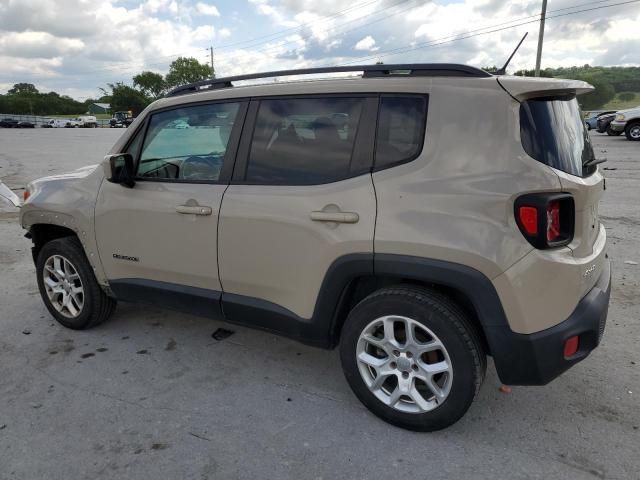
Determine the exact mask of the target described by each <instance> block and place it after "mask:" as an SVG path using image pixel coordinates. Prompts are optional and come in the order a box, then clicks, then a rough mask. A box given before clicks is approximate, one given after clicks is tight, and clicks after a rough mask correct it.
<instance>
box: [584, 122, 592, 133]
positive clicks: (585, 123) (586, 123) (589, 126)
mask: <svg viewBox="0 0 640 480" xmlns="http://www.w3.org/2000/svg"><path fill="white" fill-rule="evenodd" d="M584 126H585V127H586V128H587V131H589V130H591V125H589V122H584Z"/></svg>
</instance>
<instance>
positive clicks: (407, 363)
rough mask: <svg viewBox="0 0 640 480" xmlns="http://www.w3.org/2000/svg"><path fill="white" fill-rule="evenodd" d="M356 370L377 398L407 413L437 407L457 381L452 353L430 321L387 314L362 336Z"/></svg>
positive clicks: (357, 354) (420, 411)
mask: <svg viewBox="0 0 640 480" xmlns="http://www.w3.org/2000/svg"><path fill="white" fill-rule="evenodd" d="M356 359H357V364H358V370H359V372H360V375H361V376H362V379H363V380H364V383H365V384H366V386H367V387H368V388H369V390H370V391H371V393H373V394H374V395H375V396H376V397H377V398H378V400H380V401H381V402H383V403H384V404H385V405H387V406H389V407H391V408H393V409H395V410H398V411H401V412H405V413H425V412H429V411H431V410H434V409H435V408H437V407H438V406H440V405H442V403H443V402H444V401H445V400H446V399H447V396H448V395H449V392H450V391H451V384H452V381H453V367H452V364H451V359H450V358H449V353H448V352H447V349H446V348H445V346H444V344H443V343H442V341H440V339H439V338H438V337H437V336H436V335H435V334H434V333H433V332H432V331H431V330H430V329H429V328H427V327H426V326H424V325H423V324H422V323H419V322H417V321H415V320H413V319H411V318H407V317H403V316H398V315H388V316H384V317H380V318H377V319H375V320H374V321H372V322H371V323H369V325H367V327H366V328H365V329H364V330H363V331H362V333H361V334H360V337H359V338H358V343H357V347H356Z"/></svg>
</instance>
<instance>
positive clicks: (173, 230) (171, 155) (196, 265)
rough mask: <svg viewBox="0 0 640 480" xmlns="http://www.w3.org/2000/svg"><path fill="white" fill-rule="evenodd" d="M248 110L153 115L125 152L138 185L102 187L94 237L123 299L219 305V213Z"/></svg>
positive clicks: (219, 107) (215, 108)
mask: <svg viewBox="0 0 640 480" xmlns="http://www.w3.org/2000/svg"><path fill="white" fill-rule="evenodd" d="M246 107H247V102H240V101H236V102H227V103H225V102H218V103H210V104H198V105H191V106H189V105H186V106H184V105H183V106H181V107H178V108H173V109H169V110H165V111H160V112H157V113H153V114H151V116H150V118H149V119H148V120H147V122H146V123H145V125H143V126H142V128H140V130H139V131H138V132H137V133H136V135H135V136H134V138H133V139H132V141H131V142H130V144H129V146H128V147H127V151H129V152H130V153H132V154H133V155H134V157H135V158H136V159H137V175H136V177H137V178H136V184H135V186H134V188H125V187H123V186H121V185H117V184H113V183H110V182H108V181H104V182H103V183H102V186H101V189H100V192H99V194H98V201H97V205H96V215H95V222H96V238H97V243H98V249H99V253H100V258H101V261H102V264H103V266H104V270H105V272H106V275H107V278H108V279H109V281H110V284H111V287H112V289H114V291H115V292H116V294H117V296H118V297H121V298H125V299H126V298H128V297H129V296H131V295H133V294H136V292H137V294H138V295H145V294H148V293H149V292H152V291H153V292H155V294H154V295H155V296H154V299H158V301H160V302H163V301H164V300H167V299H169V297H168V296H166V297H165V296H163V295H162V292H163V291H166V292H167V293H175V294H176V295H178V296H180V298H181V301H182V302H183V303H184V302H186V305H181V306H180V307H181V308H183V307H189V302H188V298H189V296H193V297H200V298H205V297H206V298H209V299H212V300H214V301H213V302H212V304H213V305H214V306H215V305H218V301H217V299H219V297H220V291H221V286H220V280H219V278H218V262H217V232H218V214H219V210H220V203H221V201H222V195H223V193H224V190H225V189H226V188H227V185H228V183H229V180H230V177H231V170H232V168H233V159H234V157H235V153H236V149H237V141H238V138H239V135H240V131H241V127H242V123H243V119H244V113H245V112H246ZM143 290H144V291H143ZM133 299H134V300H143V299H141V298H133ZM186 309H188V308H186ZM199 313H206V312H199Z"/></svg>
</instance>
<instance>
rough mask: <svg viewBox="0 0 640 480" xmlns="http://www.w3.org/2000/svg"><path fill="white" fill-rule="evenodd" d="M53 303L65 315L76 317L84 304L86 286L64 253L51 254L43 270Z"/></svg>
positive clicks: (45, 286) (46, 287) (46, 288)
mask: <svg viewBox="0 0 640 480" xmlns="http://www.w3.org/2000/svg"><path fill="white" fill-rule="evenodd" d="M42 277H43V278H42V279H43V283H44V288H45V291H46V293H47V297H48V298H49V302H51V305H53V307H54V308H55V309H56V310H57V311H58V312H59V313H60V314H61V315H63V316H65V317H67V318H76V317H77V316H78V315H80V313H81V312H82V307H83V306H84V287H83V285H82V280H81V279H80V275H79V274H78V271H77V269H76V267H75V266H74V265H73V264H72V263H71V262H70V261H69V260H68V259H66V258H65V257H63V256H62V255H51V256H50V257H49V258H47V260H46V262H45V263H44V269H43V270H42Z"/></svg>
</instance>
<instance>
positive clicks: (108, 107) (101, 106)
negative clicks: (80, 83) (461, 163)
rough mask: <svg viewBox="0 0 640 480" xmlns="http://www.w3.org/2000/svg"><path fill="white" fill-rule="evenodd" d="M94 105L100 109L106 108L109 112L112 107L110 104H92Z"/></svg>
mask: <svg viewBox="0 0 640 480" xmlns="http://www.w3.org/2000/svg"><path fill="white" fill-rule="evenodd" d="M92 105H97V106H99V107H100V108H104V109H105V110H109V109H110V108H111V105H110V104H109V103H92Z"/></svg>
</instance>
